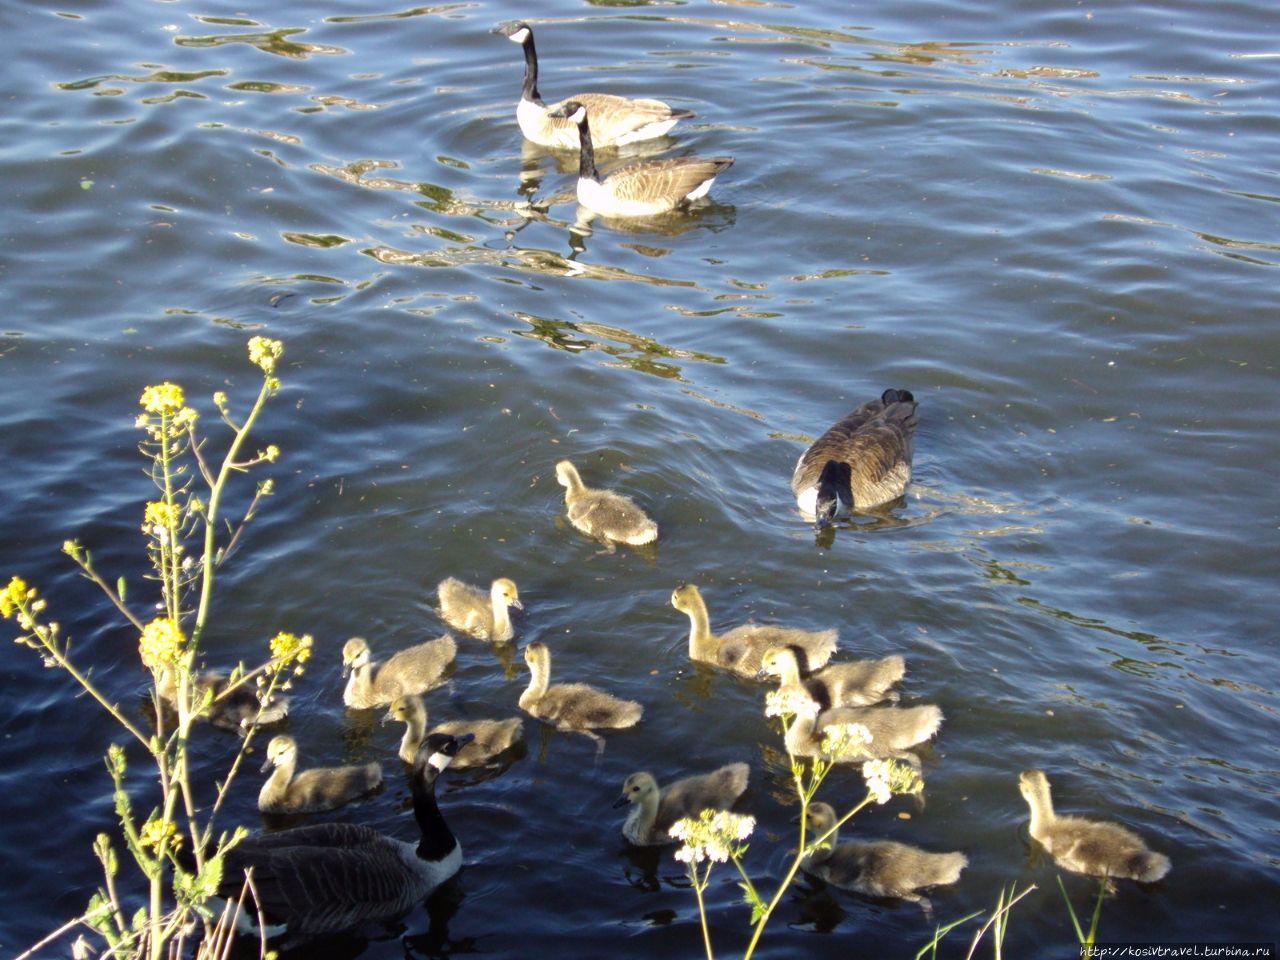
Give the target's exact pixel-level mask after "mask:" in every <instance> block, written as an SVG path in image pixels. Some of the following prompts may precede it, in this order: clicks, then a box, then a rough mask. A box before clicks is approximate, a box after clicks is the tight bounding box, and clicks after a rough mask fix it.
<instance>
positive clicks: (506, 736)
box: [382, 695, 524, 770]
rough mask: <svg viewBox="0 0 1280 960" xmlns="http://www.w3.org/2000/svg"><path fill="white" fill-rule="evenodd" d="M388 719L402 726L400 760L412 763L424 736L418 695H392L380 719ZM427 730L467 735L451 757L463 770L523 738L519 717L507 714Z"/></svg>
mask: <svg viewBox="0 0 1280 960" xmlns="http://www.w3.org/2000/svg"><path fill="white" fill-rule="evenodd" d="M392 720H398V721H400V722H401V723H403V724H404V725H405V729H404V737H403V738H401V740H400V759H401V760H403V761H404V762H405V763H413V761H414V760H415V759H416V758H417V755H418V748H419V744H421V743H422V741H423V738H425V737H426V736H427V708H426V705H425V704H423V702H422V698H421V697H419V696H414V695H409V696H404V697H396V698H395V699H394V700H392V701H391V709H390V710H388V711H387V715H386V716H385V717H384V718H383V720H382V722H383V723H387V722H388V721H392ZM431 732H432V733H447V734H450V735H452V736H461V735H463V734H471V736H472V738H473V739H472V740H471V742H470V743H468V744H467V745H466V746H465V747H463V748H462V749H461V750H459V751H458V755H457V756H456V757H454V758H453V766H454V767H455V768H456V769H458V770H464V769H466V768H468V767H481V766H484V765H485V764H487V763H489V762H490V761H491V760H493V758H494V757H496V756H498V754H500V753H503V752H505V751H507V750H510V749H511V748H512V747H513V746H515V745H516V744H517V743H519V742H520V741H521V740H522V739H523V738H524V722H523V721H522V720H521V719H520V718H519V717H509V718H508V719H506V720H449V721H447V722H445V723H438V724H436V726H435V727H433V728H432V730H431Z"/></svg>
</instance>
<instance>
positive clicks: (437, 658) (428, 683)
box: [342, 633, 458, 709]
mask: <svg viewBox="0 0 1280 960" xmlns="http://www.w3.org/2000/svg"><path fill="white" fill-rule="evenodd" d="M457 653H458V645H457V643H456V642H454V639H453V637H451V636H449V635H448V634H447V633H446V634H445V635H444V636H443V637H437V638H436V639H435V640H428V641H427V642H426V643H420V644H418V645H417V646H413V647H408V648H406V649H404V650H401V651H399V652H397V653H394V654H392V655H391V656H390V657H389V658H388V659H387V660H386V661H384V662H383V663H380V664H376V665H375V664H374V663H373V662H372V661H371V660H370V653H369V643H368V641H367V640H365V639H364V638H363V637H352V638H351V639H350V640H348V641H347V642H346V643H345V644H343V647H342V675H343V676H344V677H347V686H346V689H345V690H343V691H342V702H343V703H345V704H346V705H347V706H348V707H355V708H357V709H367V708H369V707H384V706H386V705H387V704H389V703H390V702H391V701H392V700H394V699H395V698H396V697H399V696H403V695H404V694H406V693H426V692H427V691H428V690H430V689H431V688H432V687H438V686H439V685H440V684H441V683H443V682H444V672H445V671H446V670H447V669H448V668H449V665H450V664H451V663H453V658H454V657H455V656H457Z"/></svg>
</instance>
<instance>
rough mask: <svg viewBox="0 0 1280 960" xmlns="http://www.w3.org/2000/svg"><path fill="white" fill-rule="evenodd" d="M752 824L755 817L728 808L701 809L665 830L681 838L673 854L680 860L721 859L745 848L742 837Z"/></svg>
mask: <svg viewBox="0 0 1280 960" xmlns="http://www.w3.org/2000/svg"><path fill="white" fill-rule="evenodd" d="M755 828H756V818H755V817H748V816H745V815H743V814H740V813H731V812H730V811H728V810H703V811H702V812H701V813H700V814H698V816H697V817H696V818H695V817H685V818H684V819H682V820H677V821H676V822H675V823H673V824H672V825H671V829H670V830H669V831H668V832H669V833H670V835H671V836H673V837H675V838H676V839H677V840H680V841H682V844H683V845H682V846H681V847H680V849H679V850H677V851H676V852H675V858H676V859H677V860H679V861H681V862H682V863H701V862H702V861H703V860H711V861H714V862H715V863H724V862H725V861H726V860H728V859H729V858H730V857H738V856H741V855H742V852H743V851H744V850H745V849H746V847H744V846H743V845H742V841H743V840H746V839H747V837H749V836H751V831H752V830H754V829H755Z"/></svg>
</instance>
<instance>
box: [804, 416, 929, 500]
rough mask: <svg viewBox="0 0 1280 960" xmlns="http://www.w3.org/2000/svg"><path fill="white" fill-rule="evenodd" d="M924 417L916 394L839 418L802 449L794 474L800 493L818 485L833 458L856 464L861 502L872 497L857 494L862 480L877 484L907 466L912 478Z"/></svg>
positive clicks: (906, 470) (894, 476)
mask: <svg viewBox="0 0 1280 960" xmlns="http://www.w3.org/2000/svg"><path fill="white" fill-rule="evenodd" d="M918 422H919V418H918V417H917V415H916V403H915V401H913V400H912V401H895V402H892V403H888V404H886V403H885V402H884V401H883V400H882V399H877V400H870V401H868V402H867V403H864V404H862V406H860V407H858V408H857V409H856V410H853V411H852V412H850V413H848V414H846V415H845V416H843V417H841V418H840V419H839V420H838V421H836V422H835V423H834V424H833V425H832V426H831V427H830V429H828V430H827V431H826V432H825V433H824V434H822V436H820V437H818V439H817V440H815V441H814V442H813V443H812V444H811V445H810V447H809V449H808V450H806V451H805V452H804V453H803V454H801V455H800V460H799V462H797V463H796V469H795V472H794V473H793V474H792V476H791V490H792V492H793V493H797V494H798V493H800V491H802V490H805V489H807V488H809V487H812V486H816V485H817V483H818V478H819V476H821V474H822V468H823V467H824V466H825V465H826V464H827V462H828V461H829V460H835V461H836V462H838V463H847V464H849V465H850V466H851V468H852V472H853V484H854V488H855V489H854V499H855V501H856V502H863V501H865V500H866V499H867V498H866V497H865V496H862V497H859V496H858V495H857V494H858V489H857V488H858V487H859V485H862V486H872V487H875V486H878V485H880V484H882V483H883V482H884V481H885V480H886V479H889V478H892V479H893V480H894V481H895V482H896V480H897V478H898V477H899V476H900V475H902V474H903V472H904V471H903V468H904V467H905V474H906V478H908V479H909V477H910V467H911V455H912V435H913V434H914V433H915V429H916V424H917V423H918ZM903 486H904V487H905V480H904V481H903ZM900 493H901V491H899V494H900ZM897 495H898V494H894V496H897ZM884 499H892V497H888V498H884Z"/></svg>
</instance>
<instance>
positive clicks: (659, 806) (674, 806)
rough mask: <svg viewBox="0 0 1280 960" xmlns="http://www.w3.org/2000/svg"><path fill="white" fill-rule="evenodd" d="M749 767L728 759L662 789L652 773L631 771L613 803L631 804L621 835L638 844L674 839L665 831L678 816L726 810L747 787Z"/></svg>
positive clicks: (644, 845)
mask: <svg viewBox="0 0 1280 960" xmlns="http://www.w3.org/2000/svg"><path fill="white" fill-rule="evenodd" d="M750 775H751V768H750V767H749V766H747V765H746V764H745V763H730V764H727V765H725V766H723V767H721V768H720V769H719V770H713V771H712V772H711V773H702V774H698V775H696V776H692V777H685V778H684V779H682V780H677V781H676V782H675V783H671V784H668V785H667V786H665V787H663V788H662V789H661V790H659V789H658V781H657V780H655V779H654V777H653V774H651V773H649V772H647V771H641V772H639V773H633V774H631V776H629V777H627V779H626V780H624V781H623V782H622V796H620V797H619V798H618V799H617V800H616V801H614V804H613V805H614V807H615V808H616V807H621V806H623V805H624V804H628V803H629V804H631V810H630V812H629V813H628V814H627V819H626V820H625V821H623V824H622V835H623V836H624V837H626V838H627V839H628V840H629V841H631V842H632V843H634V844H635V845H636V846H640V847H650V846H657V845H659V844H664V843H675V842H676V841H675V838H674V837H672V836H671V835H670V834H669V833H668V832H667V831H668V830H670V829H671V825H672V824H673V823H675V822H676V821H677V820H681V819H683V818H684V817H696V816H697V815H698V814H699V813H701V812H702V811H703V810H728V809H729V808H730V807H732V806H733V804H734V802H735V801H736V800H737V799H738V798H739V797H740V796H742V793H743V791H744V790H746V789H747V779H748V777H750Z"/></svg>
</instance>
